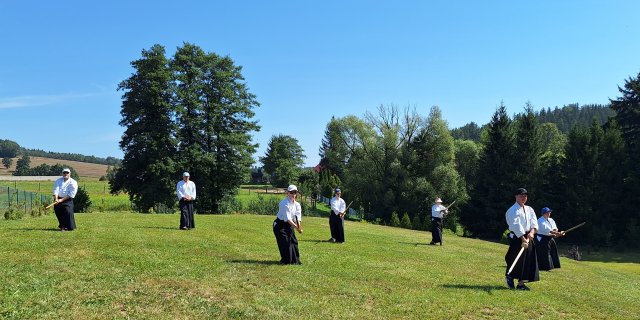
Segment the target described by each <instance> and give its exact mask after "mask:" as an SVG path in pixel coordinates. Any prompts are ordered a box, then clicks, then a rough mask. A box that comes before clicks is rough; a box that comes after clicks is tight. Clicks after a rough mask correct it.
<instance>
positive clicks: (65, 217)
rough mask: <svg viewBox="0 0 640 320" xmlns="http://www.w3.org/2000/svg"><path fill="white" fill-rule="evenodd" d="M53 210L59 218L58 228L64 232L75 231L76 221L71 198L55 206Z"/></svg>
mask: <svg viewBox="0 0 640 320" xmlns="http://www.w3.org/2000/svg"><path fill="white" fill-rule="evenodd" d="M53 210H54V211H55V213H56V218H58V228H59V229H64V230H74V229H75V228H76V219H75V216H74V214H73V199H72V198H69V199H67V200H65V201H63V202H61V203H58V204H56V205H54V206H53Z"/></svg>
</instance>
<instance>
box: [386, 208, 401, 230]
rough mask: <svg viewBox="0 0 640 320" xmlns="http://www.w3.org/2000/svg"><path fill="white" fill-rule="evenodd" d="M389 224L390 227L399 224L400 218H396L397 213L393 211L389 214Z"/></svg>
mask: <svg viewBox="0 0 640 320" xmlns="http://www.w3.org/2000/svg"><path fill="white" fill-rule="evenodd" d="M389 225H390V226H392V227H399V226H400V219H399V218H398V213H396V212H395V211H394V212H393V213H392V214H391V221H389Z"/></svg>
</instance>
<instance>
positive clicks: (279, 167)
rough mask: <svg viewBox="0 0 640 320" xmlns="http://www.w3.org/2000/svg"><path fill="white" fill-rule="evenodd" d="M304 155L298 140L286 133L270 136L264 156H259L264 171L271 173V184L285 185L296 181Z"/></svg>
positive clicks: (276, 185)
mask: <svg viewBox="0 0 640 320" xmlns="http://www.w3.org/2000/svg"><path fill="white" fill-rule="evenodd" d="M304 158H305V155H304V150H303V149H302V147H300V145H299V144H298V140H297V139H295V138H293V137H291V136H287V135H282V134H280V135H277V136H271V139H270V140H269V144H268V146H267V151H266V152H265V156H264V157H260V162H262V165H263V169H264V171H265V172H266V173H267V174H269V175H271V184H272V185H273V186H275V187H280V188H282V187H286V186H287V185H289V184H290V183H292V182H294V181H296V180H297V179H298V176H299V174H300V168H301V167H302V165H303V163H304V162H303V161H304Z"/></svg>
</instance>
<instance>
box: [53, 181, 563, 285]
mask: <svg viewBox="0 0 640 320" xmlns="http://www.w3.org/2000/svg"><path fill="white" fill-rule="evenodd" d="M77 191H78V183H77V182H76V181H75V180H74V179H73V178H71V171H70V170H69V169H68V168H64V169H63V170H62V177H60V178H59V179H57V180H56V181H55V183H54V187H53V196H54V210H55V214H56V218H57V219H58V228H59V229H60V231H71V230H74V229H76V224H75V218H74V212H73V198H74V197H75V196H76V193H77ZM176 195H177V197H178V201H179V205H180V229H182V230H189V229H193V228H195V221H194V217H193V214H194V210H193V202H194V200H195V199H196V185H195V183H194V182H193V181H191V180H190V175H189V173H188V172H184V173H183V174H182V180H181V181H179V182H178V183H177V184H176ZM297 195H298V188H297V187H296V186H295V185H290V186H289V187H288V188H287V196H286V197H285V198H284V199H282V201H280V202H279V203H278V213H277V214H276V219H275V220H274V221H273V234H274V235H275V238H276V242H277V244H278V250H279V252H280V263H281V264H302V262H301V261H300V252H299V250H298V239H297V238H296V235H295V231H296V230H297V231H298V233H302V232H303V229H302V207H301V206H300V203H299V202H297V201H296V196H297ZM527 199H528V192H527V190H526V189H524V188H518V189H517V190H516V193H515V200H516V201H515V203H514V204H513V205H512V206H511V207H510V208H509V209H508V210H507V212H506V215H505V217H506V221H507V225H508V226H509V235H508V238H509V249H508V251H507V254H506V255H505V262H506V263H507V271H506V273H505V281H506V283H507V286H508V287H509V288H510V289H519V290H529V288H528V287H527V286H526V285H525V283H526V282H534V281H538V280H539V270H551V269H554V268H560V259H559V257H558V249H557V247H556V243H555V240H554V239H555V238H557V237H561V236H563V235H564V234H565V232H564V231H559V230H558V227H557V225H556V223H555V221H554V220H553V219H552V218H551V212H552V210H551V209H549V208H548V207H544V208H542V210H541V217H540V218H536V214H535V211H534V210H533V208H531V207H529V206H527V205H525V203H526V202H527ZM434 202H435V203H434V205H433V206H432V207H431V226H432V229H431V231H432V232H431V234H432V239H431V243H430V244H431V245H435V244H436V243H439V244H440V245H441V246H442V220H443V219H444V217H445V216H446V215H447V214H448V213H449V208H448V207H445V206H443V205H442V199H440V198H436V199H435V201H434ZM329 204H330V206H331V214H330V216H329V229H330V231H331V238H330V239H329V242H335V243H344V241H345V239H344V215H345V214H346V211H347V206H346V203H345V201H344V199H342V191H341V190H340V189H335V190H334V196H333V198H331V200H330V202H329ZM521 251H522V252H521ZM514 264H515V265H514ZM512 266H513V267H512ZM510 269H511V270H510ZM514 280H518V283H517V285H516V284H515V282H514Z"/></svg>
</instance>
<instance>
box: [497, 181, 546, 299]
mask: <svg viewBox="0 0 640 320" xmlns="http://www.w3.org/2000/svg"><path fill="white" fill-rule="evenodd" d="M515 198H516V203H514V204H513V206H511V208H509V209H508V210H507V212H506V214H505V217H506V220H507V224H508V225H509V231H511V232H509V250H508V251H507V254H506V255H505V257H504V260H505V261H506V262H507V271H506V273H505V281H506V282H507V286H508V287H509V289H518V290H529V287H527V286H526V285H525V282H534V281H538V280H540V277H539V271H538V259H537V257H536V247H535V245H534V242H533V239H534V237H535V235H536V232H537V230H538V219H537V218H536V213H535V211H534V210H533V208H531V207H529V206H526V205H525V203H526V202H527V199H528V192H527V190H526V189H525V188H518V189H517V190H516V192H515ZM513 279H518V285H517V286H515V285H514V282H513Z"/></svg>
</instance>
